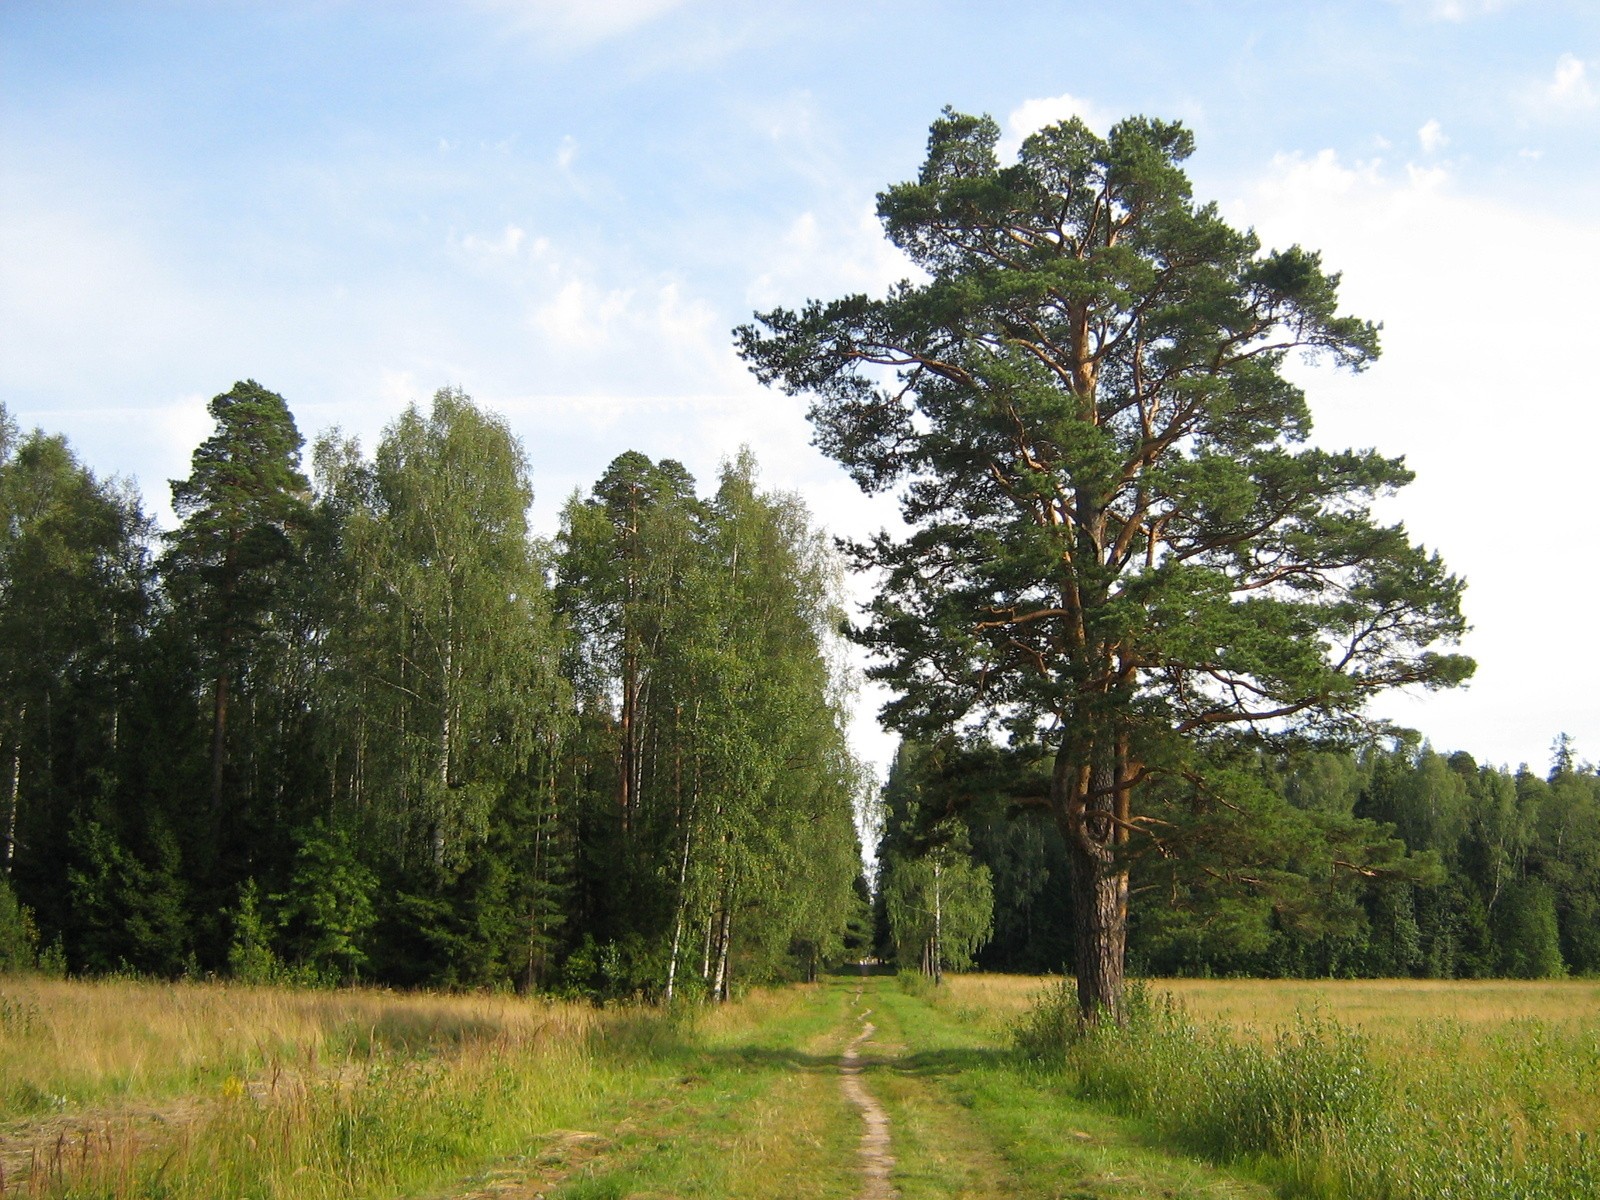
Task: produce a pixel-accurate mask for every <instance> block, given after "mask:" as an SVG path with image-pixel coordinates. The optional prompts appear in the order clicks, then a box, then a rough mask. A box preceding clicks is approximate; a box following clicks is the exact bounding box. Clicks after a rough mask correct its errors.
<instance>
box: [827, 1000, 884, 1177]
mask: <svg viewBox="0 0 1600 1200" xmlns="http://www.w3.org/2000/svg"><path fill="white" fill-rule="evenodd" d="M856 999H857V1000H858V1001H859V1000H860V999H861V988H860V986H857V988H856ZM871 1015H872V1010H871V1009H870V1008H869V1009H867V1010H866V1011H865V1012H863V1013H862V1014H861V1032H860V1033H858V1034H856V1036H855V1037H854V1038H852V1039H851V1041H850V1044H849V1045H848V1046H846V1047H845V1048H844V1053H843V1054H841V1055H840V1056H839V1086H840V1087H841V1088H842V1089H843V1090H844V1094H845V1098H846V1099H848V1100H849V1101H850V1103H851V1104H854V1105H855V1106H856V1108H857V1109H858V1110H859V1111H860V1113H861V1121H862V1124H863V1125H865V1128H864V1129H863V1130H862V1131H861V1149H860V1151H859V1152H858V1153H859V1154H860V1156H861V1173H862V1174H863V1175H865V1176H866V1183H865V1185H864V1186H863V1187H862V1189H861V1200H892V1198H893V1197H895V1196H898V1195H899V1193H898V1192H897V1191H895V1188H894V1185H893V1184H892V1183H890V1182H889V1173H890V1172H891V1171H893V1170H894V1156H893V1155H891V1154H890V1153H889V1114H888V1113H886V1112H885V1111H884V1110H883V1105H881V1104H879V1103H878V1101H877V1099H876V1098H874V1096H873V1095H872V1093H871V1092H869V1091H867V1085H866V1084H864V1083H862V1082H861V1061H860V1060H861V1043H863V1042H865V1041H866V1040H867V1039H869V1038H870V1037H871V1036H872V1035H873V1033H874V1032H875V1029H876V1027H875V1026H874V1025H873V1024H872V1022H871V1021H869V1020H867V1018H868V1017H869V1016H871Z"/></svg>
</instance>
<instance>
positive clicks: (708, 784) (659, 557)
mask: <svg viewBox="0 0 1600 1200" xmlns="http://www.w3.org/2000/svg"><path fill="white" fill-rule="evenodd" d="M210 413H211V416H212V418H213V420H214V429H213V432H212V434H211V436H210V437H208V438H207V439H206V441H205V442H204V443H202V444H201V445H200V446H199V447H198V448H197V449H196V450H195V451H194V454H193V459H192V464H191V473H190V474H189V476H188V477H187V478H185V479H183V480H178V481H174V482H173V484H172V498H173V508H174V511H175V513H176V515H177V518H178V524H177V526H176V528H174V529H172V530H170V531H167V532H158V531H157V530H156V528H155V526H154V523H153V522H152V520H151V518H150V517H149V515H148V514H147V513H146V512H145V511H144V509H143V507H142V504H141V501H140V498H139V496H138V494H137V492H136V491H135V490H134V488H133V487H132V486H131V485H130V484H128V483H127V482H125V481H121V480H116V479H111V480H106V479H101V478H99V477H97V476H96V475H95V474H94V473H93V472H92V471H91V470H90V469H89V468H88V467H86V466H85V465H84V464H82V463H81V462H80V461H79V460H78V459H77V457H76V456H75V455H74V453H73V451H72V449H71V447H70V446H69V445H68V444H67V442H66V440H65V439H64V438H62V437H59V436H54V435H50V434H46V433H44V432H41V431H34V432H32V433H28V434H22V433H21V432H20V431H19V430H18V429H17V427H16V425H15V423H14V422H12V421H11V420H10V419H9V418H8V417H6V416H5V413H4V410H3V409H0V765H3V770H0V820H3V822H4V824H3V826H0V834H3V844H0V850H3V863H0V868H3V871H0V874H3V879H0V967H3V966H5V965H7V964H10V965H25V964H35V963H42V964H43V965H44V966H46V967H47V968H50V969H57V970H70V971H73V972H89V973H95V972H112V971H132V972H139V973H147V974H151V975H157V976H169V977H170V976H178V975H183V974H189V975H209V974H218V975H232V976H235V977H242V978H246V979H251V980H272V979H285V980H307V981H313V980H314V981H348V980H353V979H364V980H374V981H383V982H389V983H393V984H399V985H425V986H435V987H440V986H443V987H453V986H461V987H466V986H472V987H481V986H511V987H516V988H518V989H549V990H557V991H562V992H565V993H568V994H573V995H589V996H595V997H602V996H607V995H617V994H634V993H645V994H651V995H663V996H668V997H670V996H672V995H675V994H684V993H697V994H710V995H714V996H726V995H727V994H728V992H729V989H730V988H731V987H733V986H734V985H735V982H736V981H739V980H743V981H754V980H766V979H776V978H787V977H794V976H796V975H799V974H807V973H813V972H815V971H816V970H817V969H818V968H819V966H821V965H823V964H826V963H828V962H830V961H833V960H835V959H837V957H838V956H839V955H840V954H841V953H842V952H843V950H844V945H845V940H846V938H847V937H850V936H851V934H852V930H855V931H856V932H857V933H858V934H859V931H860V930H861V929H862V928H863V927H864V923H863V912H864V907H865V902H864V895H865V888H864V884H863V883H862V881H861V879H860V873H861V862H860V853H859V844H858V840H857V836H856V832H855V826H854V811H855V807H856V805H857V803H858V801H859V800H860V799H861V797H862V794H863V788H864V786H865V776H864V775H863V771H862V768H861V767H860V765H859V764H858V763H857V762H856V761H855V760H854V758H853V757H852V755H851V753H850V750H849V747H848V744H847V742H846V739H845V735H844V731H843V730H844V720H845V707H844V706H845V699H846V697H845V695H844V693H843V691H842V690H841V679H842V675H841V673H840V671H839V670H837V669H836V664H837V654H836V647H835V644H834V643H835V640H836V631H837V628H838V625H839V622H840V615H839V611H838V594H839V583H840V576H839V568H838V564H837V563H836V561H835V557H834V554H833V551H832V550H831V547H830V546H829V544H828V543H827V542H826V540H825V539H824V538H823V537H822V536H821V535H820V534H819V532H818V530H817V529H816V528H815V527H814V526H813V524H812V523H811V520H810V518H809V516H808V514H807V512H806V510H805V507H804V506H803V504H802V503H801V502H800V501H799V500H798V499H797V498H795V497H793V496H789V495H783V494H776V493H771V492H766V491H763V490H762V489H761V488H760V487H759V486H758V484H757V482H756V464H755V463H754V461H753V460H752V459H751V457H750V456H749V455H748V454H744V455H741V456H740V457H739V458H737V459H736V460H734V461H733V462H730V463H728V464H726V465H725V466H724V468H723V470H722V472H721V476H720V478H719V480H718V482H717V486H716V488H715V490H714V491H713V492H712V493H710V494H709V495H702V494H701V493H700V492H698V491H697V488H696V483H695V480H694V479H693V478H692V477H691V476H690V474H689V473H688V471H686V470H685V469H684V468H683V466H682V465H680V464H679V463H676V462H674V461H671V460H662V461H660V462H652V461H651V460H650V459H649V458H648V457H646V456H644V455H642V454H638V453H633V452H629V453H625V454H623V455H621V456H620V457H618V458H617V459H616V460H615V461H613V462H612V463H611V465H610V466H609V467H608V469H607V470H606V472H605V474H604V475H603V476H602V478H601V479H600V480H599V481H597V482H596V483H595V485H594V487H593V489H592V490H591V491H590V492H589V494H588V495H586V496H579V495H576V494H575V495H574V496H573V497H572V499H571V500H570V501H569V502H568V504H567V505H566V508H565V510H564V512H563V514H562V519H561V527H560V531H559V532H558V533H557V535H556V536H555V537H554V538H553V539H541V538H538V537H535V536H534V535H533V533H532V531H530V529H529V527H528V523H527V512H528V508H529V505H530V503H531V500H532V491H531V485H530V481H529V477H528V467H527V463H526V460H525V457H524V455H523V451H522V448H521V446H520V444H519V443H518V441H517V440H516V438H515V437H513V436H512V434H511V433H510V431H509V430H508V428H507V427H506V425H505V423H504V421H502V420H501V419H500V418H498V417H497V416H494V415H492V414H490V413H487V412H485V411H483V410H482V409H480V408H478V407H477V406H476V405H475V404H474V403H473V402H472V401H471V400H470V398H469V397H467V396H465V395H464V394H462V393H461V392H459V391H457V390H451V389H446V390H443V391H440V392H439V393H438V394H437V395H435V396H434V398H433V401H432V404H431V406H429V407H427V408H421V407H418V406H412V407H409V408H407V409H406V410H405V411H404V412H403V413H402V414H400V416H399V417H398V418H396V420H395V421H394V422H393V423H392V424H391V425H389V426H388V427H387V429H386V430H385V431H384V433H383V435H382V437H381V439H380V441H379V443H378V445H377V446H376V448H375V451H374V452H373V453H371V454H370V455H369V454H367V453H366V452H365V451H364V450H363V448H362V447H361V446H360V445H359V444H357V443H356V442H355V441H354V440H350V439H347V438H345V437H343V436H342V435H341V434H340V433H339V432H338V431H337V430H334V431H332V432H330V433H328V434H325V435H323V436H322V437H321V438H320V439H318V441H317V442H316V444H315V446H314V447H313V449H312V453H311V456H310V474H309V477H308V476H307V474H305V473H303V462H302V447H303V440H302V437H301V435H300V433H299V431H298V429H297V428H296V425H295V422H294V419H293V416H292V414H291V413H290V411H289V409H288V406H287V405H286V403H285V402H284V400H283V399H282V398H281V397H280V396H278V395H276V394H274V393H273V392H271V391H269V390H267V389H266V388H264V387H262V386H260V385H259V384H256V383H255V382H253V381H247V382H242V383H239V384H237V385H235V386H234V387H233V388H232V389H231V390H230V391H228V392H226V393H223V394H222V395H219V396H217V397H216V398H215V399H214V400H213V401H212V402H211V405H210Z"/></svg>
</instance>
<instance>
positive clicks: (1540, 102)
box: [1526, 54, 1600, 117]
mask: <svg viewBox="0 0 1600 1200" xmlns="http://www.w3.org/2000/svg"><path fill="white" fill-rule="evenodd" d="M1526 101H1527V106H1528V107H1529V108H1530V109H1531V110H1532V111H1533V112H1534V114H1535V115H1538V116H1544V117H1563V116H1570V115H1572V114H1574V113H1581V112H1588V111H1589V110H1591V109H1593V108H1594V107H1595V105H1596V104H1597V103H1600V95H1597V94H1596V92H1595V89H1594V85H1593V84H1592V83H1591V82H1590V81H1589V68H1588V65H1587V64H1586V63H1585V62H1584V61H1583V60H1582V59H1581V58H1579V57H1577V56H1576V55H1574V54H1563V55H1562V56H1561V57H1560V58H1558V59H1557V60H1556V69H1555V73H1554V74H1553V75H1552V76H1551V78H1550V79H1548V80H1547V81H1545V82H1544V83H1540V84H1537V85H1535V86H1533V87H1531V88H1529V89H1528V90H1527V92H1526Z"/></svg>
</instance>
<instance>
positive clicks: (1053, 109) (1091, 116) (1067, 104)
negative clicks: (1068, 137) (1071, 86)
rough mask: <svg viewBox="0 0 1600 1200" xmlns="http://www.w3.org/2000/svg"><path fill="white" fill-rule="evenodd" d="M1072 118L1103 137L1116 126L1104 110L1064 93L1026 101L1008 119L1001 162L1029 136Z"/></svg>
mask: <svg viewBox="0 0 1600 1200" xmlns="http://www.w3.org/2000/svg"><path fill="white" fill-rule="evenodd" d="M1073 117H1077V118H1079V119H1080V120H1082V121H1083V123H1084V124H1085V125H1087V126H1088V127H1089V128H1090V129H1092V130H1094V131H1095V132H1096V133H1098V134H1100V135H1101V136H1104V135H1105V133H1106V131H1107V130H1109V129H1110V128H1111V126H1112V124H1113V123H1114V119H1113V118H1112V117H1111V115H1110V114H1109V113H1107V112H1106V110H1105V109H1103V108H1100V107H1099V106H1098V105H1096V104H1094V103H1092V102H1091V101H1088V100H1085V99H1084V98H1083V97H1082V96H1074V95H1072V94H1071V93H1069V92H1063V93H1062V94H1061V95H1059V96H1041V97H1038V98H1036V99H1033V100H1024V101H1023V102H1022V103H1021V104H1019V105H1017V107H1016V108H1014V109H1012V110H1011V115H1010V116H1008V117H1007V118H1006V124H1005V133H1004V136H1002V137H1001V139H1000V155H1001V158H1002V160H1003V159H1005V158H1008V157H1010V156H1011V155H1013V154H1015V153H1016V152H1017V148H1018V147H1019V146H1021V145H1022V143H1023V142H1024V141H1025V140H1026V139H1027V137H1028V135H1029V134H1031V133H1037V132H1038V131H1039V130H1041V129H1043V128H1044V127H1045V126H1046V125H1054V124H1056V123H1057V122H1060V121H1067V120H1070V119H1071V118H1073Z"/></svg>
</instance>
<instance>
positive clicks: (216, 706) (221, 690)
mask: <svg viewBox="0 0 1600 1200" xmlns="http://www.w3.org/2000/svg"><path fill="white" fill-rule="evenodd" d="M227 746H228V673H227V672H226V671H223V672H220V673H219V674H218V675H217V683H216V689H215V694H214V698H213V703H212V707H211V812H212V814H213V815H214V816H217V817H220V815H221V813H222V770H223V766H224V764H225V762H226V760H227Z"/></svg>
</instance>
